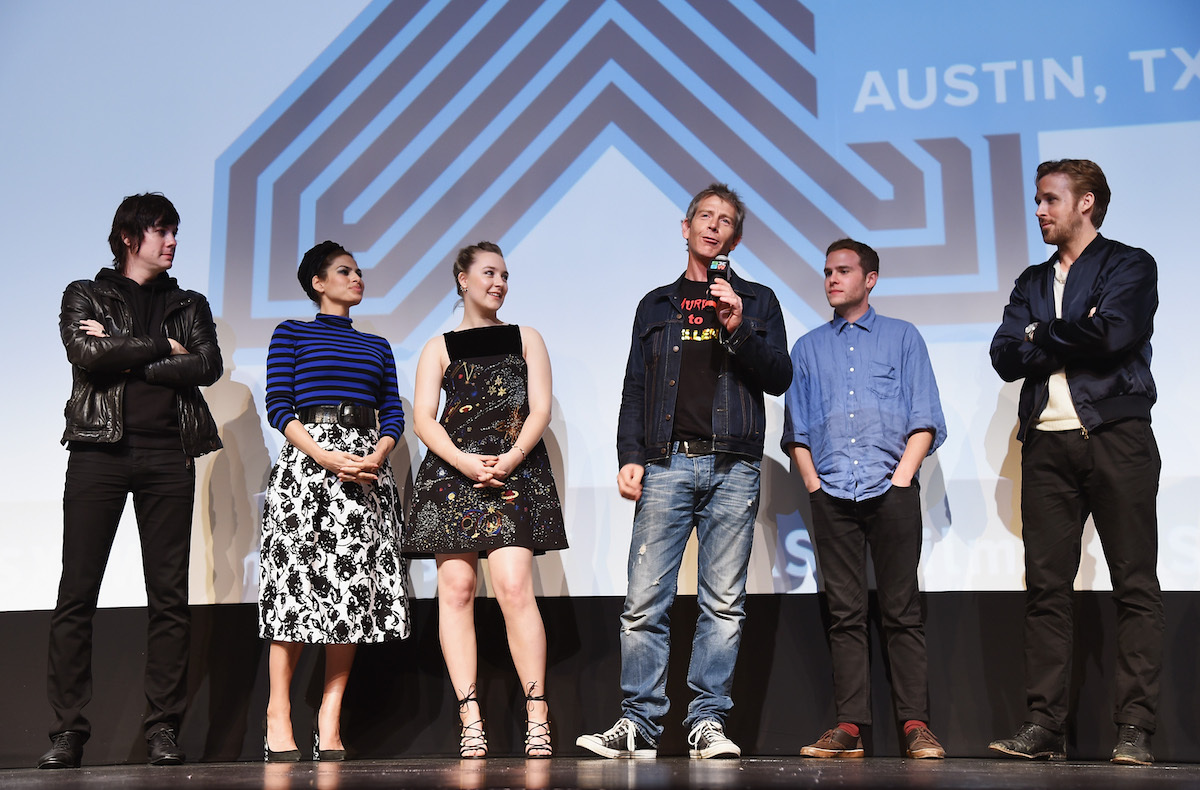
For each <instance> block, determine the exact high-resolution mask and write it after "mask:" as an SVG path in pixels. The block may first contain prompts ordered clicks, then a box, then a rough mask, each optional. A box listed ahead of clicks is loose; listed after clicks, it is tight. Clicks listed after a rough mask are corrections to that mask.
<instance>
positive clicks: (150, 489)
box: [38, 194, 221, 768]
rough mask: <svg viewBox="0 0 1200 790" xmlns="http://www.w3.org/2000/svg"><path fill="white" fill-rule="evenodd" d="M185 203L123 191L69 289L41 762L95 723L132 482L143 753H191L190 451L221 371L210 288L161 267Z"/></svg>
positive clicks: (209, 430) (212, 426)
mask: <svg viewBox="0 0 1200 790" xmlns="http://www.w3.org/2000/svg"><path fill="white" fill-rule="evenodd" d="M178 227H179V214H178V213H177V212H176V210H175V207H174V206H173V205H172V204H171V201H169V200H167V198H165V197H163V196H162V195H159V194H145V195H133V196H131V197H127V198H125V200H124V201H122V203H121V205H120V207H119V208H118V209H117V213H116V216H115V217H114V218H113V225H112V232H111V233H110V235H109V245H110V247H111V248H112V251H113V256H114V258H113V264H114V268H113V269H105V270H102V271H101V272H100V273H99V274H97V275H96V278H95V279H94V280H80V281H77V282H73V283H71V284H70V285H69V286H67V289H66V291H65V292H64V293H63V301H62V313H61V314H60V316H59V333H60V334H61V336H62V341H63V345H64V346H65V347H66V351H67V359H68V360H69V361H70V362H71V368H72V387H71V396H70V399H69V400H68V401H67V406H66V409H65V415H66V423H67V426H66V431H65V432H64V434H63V443H64V444H66V445H67V447H68V449H69V450H70V459H69V460H68V462H67V478H66V484H65V488H64V493H63V553H62V557H63V572H62V579H61V581H60V582H59V588H58V604H57V606H56V607H55V610H54V614H53V617H52V618H51V622H50V650H49V661H48V670H49V677H48V684H47V689H48V693H49V698H50V705H51V707H52V708H53V709H54V714H55V721H54V724H53V725H52V726H51V728H50V737H51V740H52V742H53V745H52V746H51V748H50V750H49V751H47V752H46V753H45V754H44V755H42V757H41V758H40V759H39V760H38V767H39V768H76V767H78V766H79V764H80V760H81V759H82V756H83V744H84V743H85V742H86V741H87V739H88V737H89V736H90V735H91V725H90V723H89V722H88V720H87V718H86V717H85V716H84V714H83V708H84V706H85V705H87V703H88V702H89V701H90V699H91V696H92V668H91V664H92V618H93V615H94V614H95V611H96V602H97V598H98V596H99V592H100V583H101V581H102V580H103V577H104V569H105V566H106V565H107V563H108V555H109V551H110V550H111V548H112V542H113V538H114V536H115V535H116V531H117V525H118V523H119V522H120V519H121V513H122V511H123V510H124V509H125V502H126V499H127V498H128V496H129V494H132V495H133V505H134V512H135V514H136V516H137V523H138V534H139V537H140V539H141V547H142V564H143V567H144V569H145V574H146V600H147V608H148V610H149V621H150V622H149V628H148V632H147V633H148V636H147V645H146V681H145V690H146V702H147V705H148V715H147V716H146V720H145V733H146V740H147V753H148V759H149V762H150V763H152V764H155V765H178V764H180V763H182V762H183V761H184V753H183V750H182V749H181V748H180V747H179V744H178V737H177V731H178V727H179V722H180V719H181V718H182V716H183V711H184V706H185V703H186V672H187V653H188V635H189V619H188V557H189V552H190V547H191V531H192V530H191V527H192V504H193V499H194V495H195V463H194V460H193V459H194V458H195V457H196V456H199V455H203V454H204V453H207V452H210V451H212V450H216V449H218V448H220V446H221V440H220V438H219V437H218V434H217V426H216V423H215V422H214V421H213V418H212V414H211V413H210V412H209V409H208V406H207V404H205V402H204V398H203V397H202V396H201V394H200V389H199V388H200V387H202V386H207V385H210V384H212V383H214V382H215V381H216V380H217V379H218V378H220V376H221V352H220V349H219V348H218V347H217V333H216V327H215V326H214V324H213V320H212V313H211V311H210V310H209V306H208V301H207V300H206V299H205V298H204V296H203V295H201V294H199V293H196V292H195V291H186V290H183V289H181V288H180V287H179V285H178V283H177V282H176V281H175V279H174V278H173V277H171V276H169V275H168V274H167V270H168V269H170V268H171V266H172V264H173V262H174V258H175V235H176V232H177V231H178Z"/></svg>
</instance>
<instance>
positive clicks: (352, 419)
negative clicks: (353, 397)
mask: <svg viewBox="0 0 1200 790" xmlns="http://www.w3.org/2000/svg"><path fill="white" fill-rule="evenodd" d="M296 416H297V417H299V418H300V422H302V423H304V424H305V425H314V424H315V425H341V426H342V427H344V428H374V427H375V426H376V422H375V409H373V408H371V407H370V406H367V405H366V404H365V403H351V402H349V401H343V402H341V403H339V404H338V405H336V406H301V407H300V408H299V409H297V410H296Z"/></svg>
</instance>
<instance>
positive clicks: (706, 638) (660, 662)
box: [621, 453, 759, 744]
mask: <svg viewBox="0 0 1200 790" xmlns="http://www.w3.org/2000/svg"><path fill="white" fill-rule="evenodd" d="M758 492H759V462H758V461H755V460H752V459H749V458H744V457H741V456H736V455H731V454H726V453H718V454H714V455H701V456H694V457H690V458H689V457H688V456H686V455H684V454H682V453H676V454H672V455H671V456H669V457H668V458H666V459H664V460H662V461H657V462H653V463H649V464H647V465H646V474H645V476H644V477H643V479H642V498H641V499H640V500H638V503H637V507H636V508H635V510H634V517H633V537H632V539H631V541H630V546H629V591H628V593H627V594H626V596H625V610H624V612H622V614H621V691H622V694H623V699H622V702H621V709H622V715H623V716H624V717H625V718H627V719H629V720H630V721H632V722H634V724H636V725H637V727H638V729H639V730H640V731H641V733H642V735H643V736H645V737H646V738H647V739H648V740H650V741H651V742H652V743H655V744H657V743H658V741H659V738H660V736H661V735H662V731H663V728H662V725H661V724H660V723H659V722H660V721H661V720H662V717H663V716H664V715H665V714H666V712H667V710H668V708H669V707H670V702H669V700H668V699H667V662H668V659H669V657H670V650H671V616H670V612H671V604H672V603H673V602H674V601H675V592H676V586H677V582H678V578H679V566H680V563H681V562H682V560H683V551H684V548H685V547H686V546H687V542H688V538H689V537H690V536H691V534H692V529H693V528H695V529H696V539H697V543H698V545H699V556H698V560H697V564H698V569H697V570H698V572H697V599H698V603H699V605H700V617H699V620H698V621H697V623H696V636H695V640H694V641H693V642H692V658H691V663H690V665H689V666H688V686H689V687H690V688H691V689H692V690H693V691H695V692H696V697H695V699H693V700H692V703H691V705H689V706H688V715H687V718H686V719H685V720H684V726H686V727H687V728H689V729H690V728H691V727H692V726H694V725H695V724H696V723H697V722H700V721H703V720H705V719H712V720H714V721H716V722H719V723H721V724H724V723H725V718H726V716H727V715H728V713H729V710H730V708H732V707H733V700H732V699H731V697H730V688H731V686H732V685H733V670H734V664H735V663H736V661H737V654H738V645H739V643H740V642H741V637H742V621H743V619H745V600H746V572H747V568H748V567H749V563H750V548H751V545H752V544H753V541H754V518H755V515H756V514H757V513H758Z"/></svg>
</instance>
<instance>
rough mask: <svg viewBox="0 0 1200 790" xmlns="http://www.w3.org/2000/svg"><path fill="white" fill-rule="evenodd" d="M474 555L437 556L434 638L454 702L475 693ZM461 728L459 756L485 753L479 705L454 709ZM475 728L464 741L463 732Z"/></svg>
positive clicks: (462, 705) (473, 755) (465, 733)
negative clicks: (436, 606)
mask: <svg viewBox="0 0 1200 790" xmlns="http://www.w3.org/2000/svg"><path fill="white" fill-rule="evenodd" d="M476 564H477V563H476V555H475V554H439V555H437V569H438V570H437V586H438V638H439V639H440V640H441V644H442V657H443V658H444V659H445V661H446V671H447V672H448V673H449V675H450V684H451V685H452V686H454V693H455V696H456V698H457V699H459V700H463V699H466V698H467V697H470V696H473V695H474V693H475V681H476V679H477V677H478V675H477V669H478V656H477V652H476V650H477V648H476V642H475V585H476V580H477V576H476ZM458 717H459V720H460V722H461V724H462V726H463V741H462V745H463V749H462V750H461V754H462V756H463V757H483V756H485V755H486V754H487V745H486V742H485V741H483V740H482V736H483V715H482V714H481V713H480V710H479V702H478V701H477V700H472V701H470V702H467V703H465V704H460V705H459V706H458ZM469 728H471V729H477V732H472V737H471V738H470V739H468V737H467V735H468V734H467V730H468V729H469Z"/></svg>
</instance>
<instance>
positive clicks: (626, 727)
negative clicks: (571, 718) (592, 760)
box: [575, 719, 658, 760]
mask: <svg viewBox="0 0 1200 790" xmlns="http://www.w3.org/2000/svg"><path fill="white" fill-rule="evenodd" d="M575 745H576V746H582V747H583V748H584V749H587V750H588V751H590V752H594V753H595V754H598V755H600V756H601V757H626V758H631V759H639V760H641V759H649V760H653V759H654V758H655V757H656V756H657V755H658V747H656V746H655V745H654V744H652V743H650V741H648V740H646V739H645V737H643V736H642V732H641V730H639V729H638V728H637V725H635V724H634V723H633V722H632V721H630V720H629V719H617V723H616V724H614V725H613V726H611V727H609V728H608V729H607V730H605V731H604V732H598V733H596V734H594V735H580V736H579V737H578V738H576V739H575Z"/></svg>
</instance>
